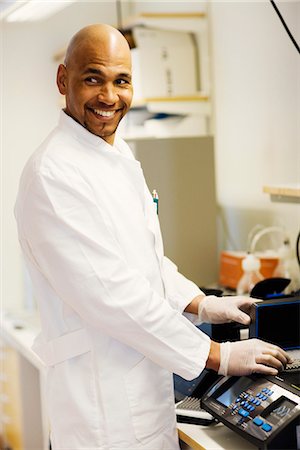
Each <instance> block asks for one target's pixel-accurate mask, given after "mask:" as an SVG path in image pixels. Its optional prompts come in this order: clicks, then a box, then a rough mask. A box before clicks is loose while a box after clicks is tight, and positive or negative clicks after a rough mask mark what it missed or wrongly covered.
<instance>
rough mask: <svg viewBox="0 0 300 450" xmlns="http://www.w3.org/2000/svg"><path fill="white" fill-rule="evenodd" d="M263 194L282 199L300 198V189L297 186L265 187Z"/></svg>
mask: <svg viewBox="0 0 300 450" xmlns="http://www.w3.org/2000/svg"><path fill="white" fill-rule="evenodd" d="M263 192H265V193H267V194H271V195H278V196H281V197H296V198H300V187H297V186H295V187H293V186H263Z"/></svg>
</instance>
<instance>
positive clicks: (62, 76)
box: [56, 64, 67, 95]
mask: <svg viewBox="0 0 300 450" xmlns="http://www.w3.org/2000/svg"><path fill="white" fill-rule="evenodd" d="M56 84H57V87H58V90H59V92H60V93H61V94H62V95H65V94H66V91H67V68H66V66H64V65H63V64H60V65H59V66H58V69H57V76H56Z"/></svg>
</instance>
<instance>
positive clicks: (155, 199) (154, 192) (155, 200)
mask: <svg viewBox="0 0 300 450" xmlns="http://www.w3.org/2000/svg"><path fill="white" fill-rule="evenodd" d="M152 198H153V201H154V203H155V206H156V212H157V214H158V193H157V190H156V189H153V191H152Z"/></svg>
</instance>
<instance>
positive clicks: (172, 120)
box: [121, 12, 212, 139]
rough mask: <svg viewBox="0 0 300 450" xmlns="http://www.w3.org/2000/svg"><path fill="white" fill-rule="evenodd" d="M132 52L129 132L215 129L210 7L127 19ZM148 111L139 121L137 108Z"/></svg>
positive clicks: (175, 132)
mask: <svg viewBox="0 0 300 450" xmlns="http://www.w3.org/2000/svg"><path fill="white" fill-rule="evenodd" d="M123 32H124V34H125V36H127V37H128V36H129V38H128V40H129V42H130V43H131V46H133V47H134V48H133V49H132V56H133V84H134V87H135V95H134V100H133V110H132V112H129V114H128V115H127V118H125V120H124V123H123V124H122V128H121V130H122V134H123V136H124V137H125V138H130V139H133V138H134V136H136V137H137V138H140V136H141V135H143V136H144V137H179V136H180V137H184V136H207V135H210V134H212V120H211V118H212V106H211V74H210V52H209V30H208V18H207V15H206V13H202V12H198V13H197V12H193V13H167V12H166V13H140V14H139V16H138V17H136V18H135V19H133V20H132V21H131V22H129V23H128V24H127V27H126V29H125V31H124V30H123ZM141 107H144V114H145V111H147V112H148V117H146V118H145V120H144V122H143V123H142V124H141V123H140V122H139V121H137V122H135V118H138V114H136V113H135V112H134V109H135V108H139V110H141Z"/></svg>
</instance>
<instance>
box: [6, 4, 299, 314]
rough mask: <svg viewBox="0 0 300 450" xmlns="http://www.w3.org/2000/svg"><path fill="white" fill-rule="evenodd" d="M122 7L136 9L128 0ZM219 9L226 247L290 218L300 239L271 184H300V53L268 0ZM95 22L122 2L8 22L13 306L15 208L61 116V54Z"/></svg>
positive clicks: (216, 60)
mask: <svg viewBox="0 0 300 450" xmlns="http://www.w3.org/2000/svg"><path fill="white" fill-rule="evenodd" d="M203 3H205V2H195V1H194V2H193V1H190V2H184V1H181V2H180V1H164V2H162V1H159V0H156V1H151V2H147V1H139V2H136V4H137V8H136V10H143V9H147V10H149V9H150V10H154V8H155V9H159V10H174V9H175V10H177V11H180V10H181V11H185V10H197V9H198V8H199V9H200V10H201V9H203ZM122 6H123V9H124V8H125V10H126V2H122ZM127 6H130V5H129V4H128V5H127ZM280 8H281V9H282V12H283V14H284V16H285V18H286V20H287V22H288V23H289V25H290V27H291V28H292V29H293V32H294V33H295V35H296V36H298V42H299V21H300V6H299V2H284V3H283V2H280ZM132 10H134V8H132ZM210 10H211V25H212V50H213V69H214V86H215V91H214V103H215V132H216V171H217V189H218V200H219V207H220V217H224V224H225V225H224V226H223V227H221V228H220V248H227V247H236V248H242V247H243V246H244V245H245V240H246V236H247V233H248V231H249V230H250V229H251V227H252V226H253V225H254V224H256V223H258V222H260V223H263V224H264V225H267V224H273V223H275V222H276V223H283V224H284V225H285V226H286V227H287V228H288V229H289V230H290V231H291V233H292V236H293V237H294V236H295V235H296V232H297V230H298V228H299V223H300V221H299V219H300V216H299V206H298V205H278V204H273V203H271V202H270V200H269V198H268V196H267V195H266V194H263V193H262V186H263V185H264V184H268V183H277V182H278V183H281V182H296V181H298V182H299V176H300V170H299V169H300V161H299V158H300V156H299V147H300V145H299V144H300V138H299V129H300V127H299V122H300V120H299V105H300V102H299V97H300V92H299V91H300V89H299V75H300V69H299V64H300V63H299V57H298V55H297V53H296V49H295V48H294V47H293V46H292V43H291V42H290V40H289V38H288V36H287V35H286V32H285V31H284V30H283V28H282V25H281V24H280V22H279V19H278V18H277V16H276V15H275V12H274V11H273V9H272V7H271V5H270V3H269V2H268V1H261V2H245V1H239V2H227V1H226V2H214V1H213V2H210ZM94 22H107V23H111V24H113V25H116V24H117V14H116V4H115V1H113V0H111V1H106V2H105V1H98V2H95V1H94V2H83V1H81V2H78V3H75V4H74V5H72V6H69V7H68V8H67V9H66V10H64V11H63V12H62V13H59V14H57V15H55V16H53V17H52V18H51V19H49V20H47V21H45V22H41V23H38V24H34V25H32V24H26V25H25V24H24V25H17V24H6V23H4V22H3V23H0V38H1V41H0V42H1V55H2V57H1V78H2V80H1V114H2V117H1V149H2V167H3V168H2V201H3V205H2V215H3V218H2V228H3V230H2V245H3V267H2V295H1V299H2V302H3V306H4V307H5V308H15V307H18V306H19V305H21V304H22V302H23V296H24V294H23V275H22V274H23V271H22V264H21V258H20V252H19V246H18V242H17V234H16V226H15V221H14V217H13V212H12V211H13V205H14V202H15V197H16V192H17V186H18V180H19V176H20V172H21V169H22V167H23V166H24V163H25V161H26V160H27V158H28V156H29V155H30V154H31V153H32V151H33V150H34V149H35V148H36V146H37V145H38V144H39V143H40V142H41V140H42V139H43V138H44V137H45V136H46V134H47V133H48V131H49V130H51V129H52V127H53V126H54V125H55V124H56V121H57V115H58V109H59V105H58V95H57V91H56V86H55V74H56V64H55V63H54V62H53V60H52V55H53V54H54V53H55V52H56V51H57V50H59V49H60V48H61V47H64V46H65V44H66V43H67V41H68V40H69V38H70V37H71V35H72V34H73V33H74V32H76V31H77V30H78V29H79V28H81V27H82V26H84V25H87V24H89V23H94ZM297 61H298V62H297ZM297 82H298V84H297ZM297 120H298V122H297ZM297 123H298V126H297ZM227 226H228V227H229V228H230V235H231V236H232V238H231V239H230V238H229V236H228V233H226V227H227Z"/></svg>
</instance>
